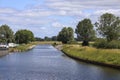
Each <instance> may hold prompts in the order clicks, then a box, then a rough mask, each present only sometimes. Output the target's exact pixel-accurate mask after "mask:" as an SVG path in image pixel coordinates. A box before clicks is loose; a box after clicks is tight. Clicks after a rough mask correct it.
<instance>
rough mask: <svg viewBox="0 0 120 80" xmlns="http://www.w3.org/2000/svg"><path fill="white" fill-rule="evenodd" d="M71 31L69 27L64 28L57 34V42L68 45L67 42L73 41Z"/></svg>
mask: <svg viewBox="0 0 120 80" xmlns="http://www.w3.org/2000/svg"><path fill="white" fill-rule="evenodd" d="M73 32H74V31H73V29H72V28H71V27H68V28H67V27H64V28H63V29H62V30H61V31H60V32H59V34H58V37H57V38H58V41H62V43H68V42H69V41H73V40H74V36H73Z"/></svg>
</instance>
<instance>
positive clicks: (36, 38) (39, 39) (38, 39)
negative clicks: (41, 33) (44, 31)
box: [35, 37, 44, 41]
mask: <svg viewBox="0 0 120 80" xmlns="http://www.w3.org/2000/svg"><path fill="white" fill-rule="evenodd" d="M35 41H44V39H42V38H39V37H35Z"/></svg>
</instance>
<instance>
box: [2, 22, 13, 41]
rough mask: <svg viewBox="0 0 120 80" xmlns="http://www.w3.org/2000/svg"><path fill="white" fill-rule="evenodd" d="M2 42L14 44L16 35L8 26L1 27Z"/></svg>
mask: <svg viewBox="0 0 120 80" xmlns="http://www.w3.org/2000/svg"><path fill="white" fill-rule="evenodd" d="M0 42H3V43H9V42H14V33H13V31H12V29H10V27H9V26H8V25H6V24H5V25H2V26H0Z"/></svg>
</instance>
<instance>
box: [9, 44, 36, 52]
mask: <svg viewBox="0 0 120 80" xmlns="http://www.w3.org/2000/svg"><path fill="white" fill-rule="evenodd" d="M36 44H37V43H36V42H31V43H28V44H20V45H19V46H17V47H14V48H9V52H23V51H27V50H29V49H32V48H33V47H34V46H35V45H36Z"/></svg>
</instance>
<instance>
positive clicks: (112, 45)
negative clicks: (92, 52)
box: [93, 39, 120, 49]
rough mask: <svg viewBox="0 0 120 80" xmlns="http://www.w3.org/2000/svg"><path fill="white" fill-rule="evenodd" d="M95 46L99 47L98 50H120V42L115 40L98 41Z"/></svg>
mask: <svg viewBox="0 0 120 80" xmlns="http://www.w3.org/2000/svg"><path fill="white" fill-rule="evenodd" d="M93 46H95V47H97V48H104V49H120V41H117V40H113V41H110V42H108V41H107V40H105V39H100V40H97V41H96V42H95V43H94V44H93Z"/></svg>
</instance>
